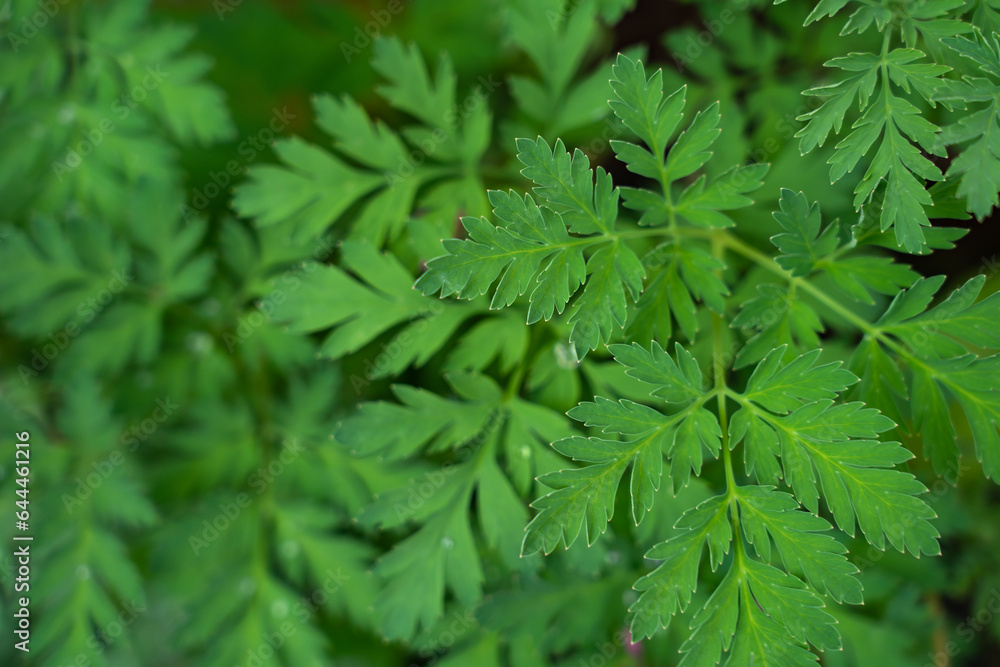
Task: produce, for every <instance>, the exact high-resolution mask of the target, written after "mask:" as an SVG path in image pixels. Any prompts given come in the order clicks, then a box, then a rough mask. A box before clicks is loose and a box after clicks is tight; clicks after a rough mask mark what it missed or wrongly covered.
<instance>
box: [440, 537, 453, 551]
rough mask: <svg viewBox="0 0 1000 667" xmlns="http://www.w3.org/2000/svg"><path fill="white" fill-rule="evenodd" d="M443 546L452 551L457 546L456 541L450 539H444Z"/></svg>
mask: <svg viewBox="0 0 1000 667" xmlns="http://www.w3.org/2000/svg"><path fill="white" fill-rule="evenodd" d="M441 546H443V547H444V548H445V549H451V548H453V547H454V546H455V541H454V540H452V539H451V538H450V537H442V538H441Z"/></svg>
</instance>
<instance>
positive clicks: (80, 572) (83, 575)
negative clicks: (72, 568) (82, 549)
mask: <svg viewBox="0 0 1000 667" xmlns="http://www.w3.org/2000/svg"><path fill="white" fill-rule="evenodd" d="M76 578H77V579H79V580H80V581H87V580H88V579H90V567H88V566H87V565H84V564H83V563H81V564H80V565H77V566H76Z"/></svg>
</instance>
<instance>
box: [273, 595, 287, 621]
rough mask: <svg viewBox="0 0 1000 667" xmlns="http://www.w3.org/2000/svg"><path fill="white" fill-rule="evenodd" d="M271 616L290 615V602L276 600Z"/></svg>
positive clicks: (281, 616) (280, 617) (282, 616)
mask: <svg viewBox="0 0 1000 667" xmlns="http://www.w3.org/2000/svg"><path fill="white" fill-rule="evenodd" d="M271 616H274V617H275V618H277V619H282V618H284V617H286V616H288V603H287V602H285V601H284V600H275V601H274V602H272V603H271Z"/></svg>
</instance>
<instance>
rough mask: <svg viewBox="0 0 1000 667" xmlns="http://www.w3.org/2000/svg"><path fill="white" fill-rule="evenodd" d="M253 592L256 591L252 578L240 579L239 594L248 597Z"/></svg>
mask: <svg viewBox="0 0 1000 667" xmlns="http://www.w3.org/2000/svg"><path fill="white" fill-rule="evenodd" d="M255 590H257V582H256V581H254V580H253V577H243V578H242V579H240V594H242V595H244V596H245V597H250V596H251V595H252V594H253V592H254V591H255Z"/></svg>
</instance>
